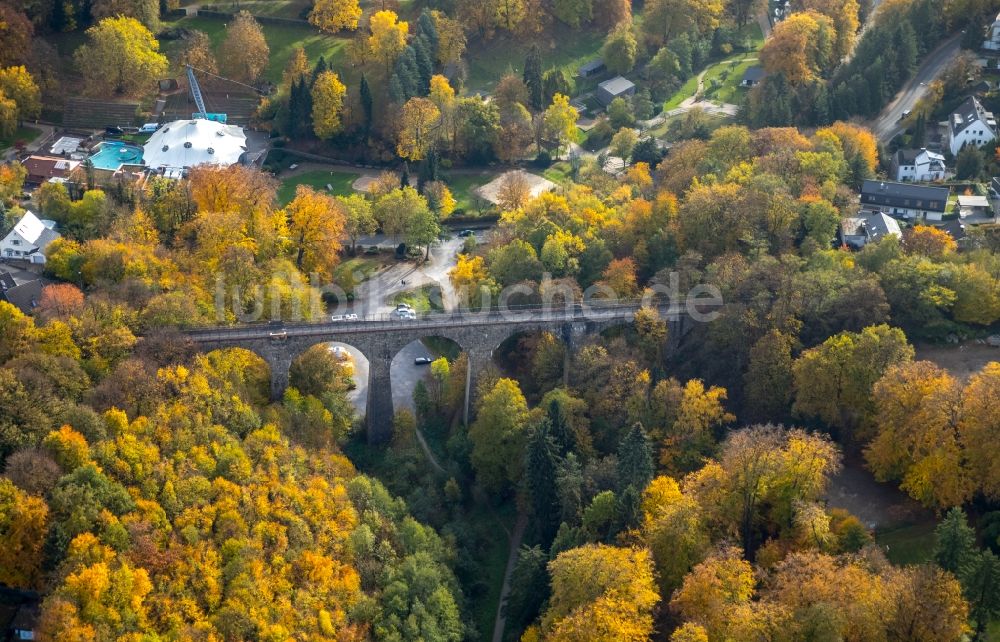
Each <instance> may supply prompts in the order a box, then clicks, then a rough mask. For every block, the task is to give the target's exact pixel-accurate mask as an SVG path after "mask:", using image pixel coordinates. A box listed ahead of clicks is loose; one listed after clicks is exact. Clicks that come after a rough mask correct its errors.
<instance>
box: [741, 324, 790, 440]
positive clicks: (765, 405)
mask: <svg viewBox="0 0 1000 642" xmlns="http://www.w3.org/2000/svg"><path fill="white" fill-rule="evenodd" d="M793 342H794V340H793V339H792V337H791V336H789V335H787V334H784V333H782V332H780V331H779V330H771V331H770V332H768V333H767V334H765V335H764V336H763V337H761V338H760V339H759V340H758V341H757V343H755V344H754V345H753V347H752V348H750V365H749V366H748V368H747V372H746V374H745V375H744V377H743V381H744V388H743V394H744V397H745V404H746V408H747V411H748V413H749V415H750V418H751V419H753V420H754V421H768V420H777V419H778V418H780V417H784V416H785V415H787V414H788V410H789V406H790V405H791V402H792V345H793Z"/></svg>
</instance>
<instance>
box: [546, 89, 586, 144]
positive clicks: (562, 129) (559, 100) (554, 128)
mask: <svg viewBox="0 0 1000 642" xmlns="http://www.w3.org/2000/svg"><path fill="white" fill-rule="evenodd" d="M579 117H580V113H579V112H578V111H577V110H576V107H573V106H572V105H570V104H569V97H568V96H564V95H563V94H556V95H555V96H553V97H552V104H551V105H549V106H548V108H547V109H546V110H545V113H544V114H543V116H542V122H543V123H544V125H545V134H546V136H548V137H550V138H551V139H552V140H554V141H556V145H557V147H561V146H562V145H564V144H566V143H569V142H572V141H574V140H576V121H577V119H578V118H579Z"/></svg>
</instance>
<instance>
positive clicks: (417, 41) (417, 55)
mask: <svg viewBox="0 0 1000 642" xmlns="http://www.w3.org/2000/svg"><path fill="white" fill-rule="evenodd" d="M413 53H414V60H415V61H416V66H417V81H418V82H417V95H419V96H426V95H427V94H428V93H430V90H431V76H433V75H434V63H433V58H432V56H433V52H432V51H431V46H430V44H429V43H428V41H427V38H425V37H424V36H422V35H420V36H417V37H416V38H414V39H413Z"/></svg>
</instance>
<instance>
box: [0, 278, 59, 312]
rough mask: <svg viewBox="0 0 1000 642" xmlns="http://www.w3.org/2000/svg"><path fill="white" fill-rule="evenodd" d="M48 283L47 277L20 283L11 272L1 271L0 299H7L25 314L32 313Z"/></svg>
mask: <svg viewBox="0 0 1000 642" xmlns="http://www.w3.org/2000/svg"><path fill="white" fill-rule="evenodd" d="M48 284H49V282H48V281H46V280H45V279H34V280H33V281H27V282H25V283H21V284H20V285H18V283H17V282H16V281H15V280H14V279H13V278H12V277H11V275H10V273H9V272H0V301H6V302H7V303H9V304H11V305H12V306H14V307H15V308H17V309H18V310H20V311H21V312H23V313H24V314H31V311H32V310H34V309H35V308H36V307H37V306H38V303H39V302H40V301H41V300H42V289H43V288H45V286H46V285H48Z"/></svg>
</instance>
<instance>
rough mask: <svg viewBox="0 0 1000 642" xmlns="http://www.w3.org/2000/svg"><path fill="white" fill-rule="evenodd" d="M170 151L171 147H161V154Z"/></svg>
mask: <svg viewBox="0 0 1000 642" xmlns="http://www.w3.org/2000/svg"><path fill="white" fill-rule="evenodd" d="M168 149H170V145H164V146H163V147H161V148H160V151H161V152H165V151H167V150H168Z"/></svg>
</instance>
